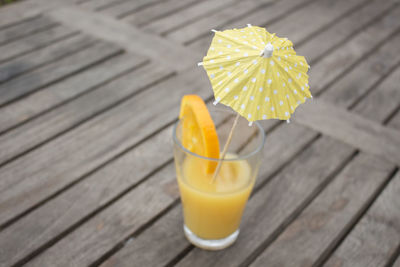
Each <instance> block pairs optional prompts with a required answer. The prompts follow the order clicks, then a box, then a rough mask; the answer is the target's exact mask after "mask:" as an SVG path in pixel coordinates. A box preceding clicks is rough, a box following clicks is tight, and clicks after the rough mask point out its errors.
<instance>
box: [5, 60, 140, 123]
mask: <svg viewBox="0 0 400 267" xmlns="http://www.w3.org/2000/svg"><path fill="white" fill-rule="evenodd" d="M146 63H147V60H146V59H145V58H144V57H141V56H137V55H127V54H121V55H117V56H115V57H112V58H110V59H108V60H106V61H105V62H101V63H99V64H97V65H96V66H93V67H91V68H89V69H87V70H83V71H80V72H79V73H78V74H76V75H74V76H71V77H69V78H66V79H65V80H62V81H60V82H58V83H56V84H52V85H50V86H46V87H45V88H42V89H41V90H39V91H37V92H34V93H31V94H30V95H28V96H26V97H24V98H22V99H20V100H19V101H15V102H13V103H11V104H9V105H7V106H4V107H3V108H1V109H0V110H1V112H0V131H4V130H6V129H8V128H10V127H12V126H16V125H17V124H21V123H23V122H26V121H27V120H30V119H32V118H33V117H36V116H38V115H39V114H41V113H43V112H45V111H47V110H49V109H52V108H55V106H58V105H61V104H63V103H65V102H66V101H69V100H71V99H73V98H75V97H78V96H79V95H81V94H84V93H85V92H87V91H88V90H93V89H95V88H97V87H99V86H101V85H102V84H104V83H107V82H109V81H111V80H113V79H115V78H118V77H120V76H123V75H124V74H126V73H127V72H130V71H132V70H133V69H135V68H137V67H140V66H141V65H142V64H146ZM31 125H32V126H33V125H34V124H31Z"/></svg>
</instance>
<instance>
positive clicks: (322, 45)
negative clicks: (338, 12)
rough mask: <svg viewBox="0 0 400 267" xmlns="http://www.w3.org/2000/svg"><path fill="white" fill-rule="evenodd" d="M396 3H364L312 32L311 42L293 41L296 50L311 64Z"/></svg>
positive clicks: (374, 0)
mask: <svg viewBox="0 0 400 267" xmlns="http://www.w3.org/2000/svg"><path fill="white" fill-rule="evenodd" d="M397 5H398V3H396V1H384V2H382V1H379V0H373V1H369V2H367V3H364V4H363V6H362V7H360V8H359V9H357V10H355V11H354V12H353V13H351V14H349V15H348V16H345V17H343V18H341V19H340V20H339V21H336V23H335V24H334V25H332V26H330V27H328V28H327V29H326V30H323V31H318V33H316V34H313V37H312V42H307V43H304V42H305V41H304V42H303V41H302V43H301V44H300V45H299V44H296V43H295V44H296V50H297V51H298V53H299V54H300V55H303V56H305V57H306V58H307V61H308V62H309V63H310V64H313V63H314V62H315V61H317V60H318V59H321V58H322V57H323V56H324V55H326V54H328V53H329V52H330V51H332V49H335V48H337V47H340V45H341V44H343V43H345V42H348V41H349V40H350V39H351V38H352V37H353V36H355V34H356V33H357V32H359V31H362V29H364V28H366V27H368V26H369V25H371V24H373V23H374V22H375V21H376V20H378V19H379V18H380V17H382V16H384V15H386V14H387V12H388V11H390V10H391V9H393V8H395V7H396V6H397ZM326 40H329V42H327V41H326ZM303 44H304V45H303Z"/></svg>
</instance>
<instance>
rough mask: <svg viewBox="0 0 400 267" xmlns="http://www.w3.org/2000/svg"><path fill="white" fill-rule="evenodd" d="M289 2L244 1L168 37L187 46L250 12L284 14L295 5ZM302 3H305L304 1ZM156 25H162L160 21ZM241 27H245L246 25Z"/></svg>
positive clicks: (149, 27) (148, 28)
mask: <svg viewBox="0 0 400 267" xmlns="http://www.w3.org/2000/svg"><path fill="white" fill-rule="evenodd" d="M288 2H289V1H278V2H277V3H275V4H273V5H271V6H269V5H268V2H266V3H265V4H262V3H260V2H256V1H246V3H245V2H243V1H240V2H235V4H232V5H229V6H226V7H224V8H223V9H221V10H220V11H219V12H217V13H214V14H211V15H209V16H206V17H203V18H201V19H198V20H196V21H194V22H192V23H189V24H188V25H181V26H182V27H180V28H179V29H178V30H176V31H172V32H169V33H168V34H167V37H168V39H170V40H173V41H176V42H178V43H181V44H185V45H186V44H188V43H190V42H193V41H194V40H195V39H198V38H199V37H201V36H211V34H212V33H211V32H210V31H211V29H216V30H222V29H220V28H221V27H224V26H225V25H226V24H227V23H229V22H232V21H234V20H235V19H236V18H240V17H243V16H246V15H247V14H249V13H250V12H255V11H256V10H257V9H263V10H265V12H268V13H269V10H275V12H279V14H284V12H285V11H287V9H286V8H285V7H289V8H292V7H293V6H294V5H295V4H294V3H293V1H290V2H291V3H288ZM301 2H305V1H303V0H302V1H301ZM265 6H267V8H265ZM278 7H281V8H278ZM267 16H268V14H267ZM155 23H160V21H158V22H155ZM247 23H250V22H247ZM241 26H242V27H244V26H245V25H241ZM164 27H165V26H164ZM144 29H147V30H149V31H152V32H154V31H157V27H155V26H152V24H149V25H147V26H146V27H144Z"/></svg>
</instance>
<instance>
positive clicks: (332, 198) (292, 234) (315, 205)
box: [250, 154, 394, 267]
mask: <svg viewBox="0 0 400 267" xmlns="http://www.w3.org/2000/svg"><path fill="white" fill-rule="evenodd" d="M393 168H394V166H392V165H390V164H388V163H386V162H384V161H382V160H379V159H377V158H374V157H372V156H368V155H365V154H359V155H358V156H357V157H356V158H355V159H354V160H353V161H352V162H351V163H350V164H349V165H348V166H347V167H346V168H345V169H344V170H343V171H342V172H341V173H340V174H339V175H338V176H337V177H336V178H335V179H334V180H333V181H332V182H331V183H330V184H329V185H328V186H327V187H326V188H325V189H324V190H323V191H322V192H321V193H320V194H319V195H318V196H317V198H316V199H315V200H314V201H313V202H312V203H311V204H310V205H309V206H308V207H307V208H306V209H304V211H302V213H301V214H300V215H299V217H298V218H297V219H296V220H295V221H293V222H292V223H291V224H290V225H289V226H288V227H287V228H286V229H285V231H283V233H282V234H281V235H280V236H279V238H278V239H277V240H276V241H274V243H273V244H272V245H271V246H269V247H267V249H266V250H265V251H264V252H263V253H262V254H261V255H260V256H259V257H258V258H257V259H256V261H254V262H253V263H252V264H251V265H250V266H265V264H266V263H267V264H268V265H270V266H287V267H289V266H299V265H300V266H312V265H314V264H316V263H317V262H318V259H319V258H320V257H323V256H324V254H325V253H327V252H326V251H328V250H329V249H330V247H332V246H333V245H334V243H335V241H336V239H338V238H340V235H343V234H345V231H346V230H347V229H348V228H349V227H351V225H352V223H353V222H354V220H356V219H357V216H358V215H360V213H361V212H362V210H363V209H365V208H366V203H367V202H368V201H371V198H373V197H374V195H375V194H376V192H377V191H378V189H379V188H380V187H382V185H383V184H384V183H385V181H386V180H387V179H389V175H390V173H391V172H392V171H393ZM378 192H379V191H378Z"/></svg>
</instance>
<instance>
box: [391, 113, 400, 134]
mask: <svg viewBox="0 0 400 267" xmlns="http://www.w3.org/2000/svg"><path fill="white" fill-rule="evenodd" d="M399 110H400V109H399ZM399 110H397V113H396V114H395V116H394V117H393V118H392V119H391V120H390V121H389V123H388V125H389V126H390V127H392V128H394V129H397V130H400V112H399Z"/></svg>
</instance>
